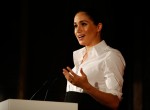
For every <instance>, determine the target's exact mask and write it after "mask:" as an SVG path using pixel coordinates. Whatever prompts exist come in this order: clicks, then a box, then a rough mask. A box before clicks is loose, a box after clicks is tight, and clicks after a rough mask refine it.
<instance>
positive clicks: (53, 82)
mask: <svg viewBox="0 0 150 110" xmlns="http://www.w3.org/2000/svg"><path fill="white" fill-rule="evenodd" d="M57 79H58V77H56V78H55V79H54V80H53V81H52V83H51V85H50V86H49V87H48V88H47V90H46V93H45V98H44V101H45V100H46V98H47V94H48V92H49V88H50V87H53V85H54V84H55V82H56V81H57Z"/></svg>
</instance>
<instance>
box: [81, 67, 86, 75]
mask: <svg viewBox="0 0 150 110" xmlns="http://www.w3.org/2000/svg"><path fill="white" fill-rule="evenodd" d="M80 73H81V75H82V76H86V74H85V73H84V72H83V69H82V68H81V69H80Z"/></svg>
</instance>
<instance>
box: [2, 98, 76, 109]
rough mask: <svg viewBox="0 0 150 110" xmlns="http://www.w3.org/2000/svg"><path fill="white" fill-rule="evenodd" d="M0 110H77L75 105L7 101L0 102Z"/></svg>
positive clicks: (17, 100)
mask: <svg viewBox="0 0 150 110" xmlns="http://www.w3.org/2000/svg"><path fill="white" fill-rule="evenodd" d="M0 110H78V104H77V103H68V102H55V101H38V100H22V99H7V100H4V101H2V102H0Z"/></svg>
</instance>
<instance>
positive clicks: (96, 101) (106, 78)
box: [63, 9, 125, 110]
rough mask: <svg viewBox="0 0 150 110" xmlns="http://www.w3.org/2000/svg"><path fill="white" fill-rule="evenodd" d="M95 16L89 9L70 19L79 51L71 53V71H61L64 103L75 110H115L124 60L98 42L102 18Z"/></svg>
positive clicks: (113, 50) (118, 97)
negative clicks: (76, 105) (70, 105)
mask: <svg viewBox="0 0 150 110" xmlns="http://www.w3.org/2000/svg"><path fill="white" fill-rule="evenodd" d="M95 15H96V13H94V12H92V10H91V9H89V10H80V11H78V12H77V13H76V14H75V16H74V34H75V36H76V38H77V40H78V42H79V44H80V45H82V46H83V47H82V48H81V49H78V50H76V51H74V52H73V59H74V68H73V69H71V68H70V67H69V66H67V67H66V68H63V74H64V76H65V78H66V79H67V87H66V96H65V101H66V102H75V103H78V110H117V109H118V107H119V103H120V101H121V98H122V87H123V74H124V69H125V60H124V58H123V56H122V54H121V52H120V51H119V50H117V49H114V48H112V47H110V46H108V45H107V44H106V42H105V40H103V39H102V28H103V21H102V19H100V18H102V17H100V18H99V17H98V15H96V16H95Z"/></svg>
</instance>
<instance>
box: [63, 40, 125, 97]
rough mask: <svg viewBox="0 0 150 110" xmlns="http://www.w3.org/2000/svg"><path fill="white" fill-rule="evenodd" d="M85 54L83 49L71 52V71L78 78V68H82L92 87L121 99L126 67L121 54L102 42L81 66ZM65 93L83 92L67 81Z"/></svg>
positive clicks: (92, 50)
mask: <svg viewBox="0 0 150 110" xmlns="http://www.w3.org/2000/svg"><path fill="white" fill-rule="evenodd" d="M85 52H86V49H85V47H83V48H81V49H78V50H76V51H74V52H73V60H74V68H73V69H72V70H73V71H74V72H75V73H76V74H78V75H79V76H80V75H81V73H80V68H82V69H83V72H84V73H85V74H86V75H87V78H88V81H89V83H90V84H91V85H92V86H94V87H95V88H97V89H99V90H100V91H103V92H106V93H112V94H114V95H117V96H118V97H119V98H121V97H122V94H123V93H122V87H123V74H124V69H125V65H126V64H125V60H124V58H123V56H122V54H121V52H120V51H119V50H117V49H114V48H112V47H110V46H108V45H107V44H106V42H105V41H104V40H103V41H101V42H100V43H98V44H97V45H95V46H93V47H92V49H91V51H90V52H89V54H88V58H87V60H86V61H84V62H83V63H82V64H81V61H82V59H83V56H84V54H85ZM66 91H67V92H68V91H76V92H80V93H83V92H84V90H83V89H82V88H80V87H76V86H74V85H72V84H71V83H70V82H69V81H67V87H66Z"/></svg>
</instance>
